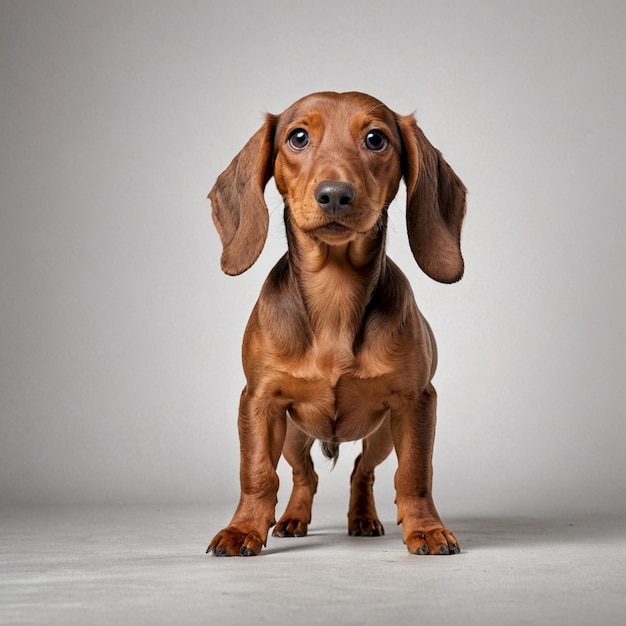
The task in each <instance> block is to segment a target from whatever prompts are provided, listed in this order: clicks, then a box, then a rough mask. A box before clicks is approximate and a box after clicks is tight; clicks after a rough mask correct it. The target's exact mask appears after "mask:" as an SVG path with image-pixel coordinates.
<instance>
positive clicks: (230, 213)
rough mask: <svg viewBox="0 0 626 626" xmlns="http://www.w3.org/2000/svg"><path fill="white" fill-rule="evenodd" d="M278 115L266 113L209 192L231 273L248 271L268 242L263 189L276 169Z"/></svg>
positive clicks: (223, 262) (225, 266) (224, 258)
mask: <svg viewBox="0 0 626 626" xmlns="http://www.w3.org/2000/svg"><path fill="white" fill-rule="evenodd" d="M277 119H278V118H276V117H275V116H273V115H267V116H266V118H265V124H263V126H261V128H260V129H259V130H258V131H257V132H256V133H255V134H254V135H253V136H252V138H251V139H250V140H249V141H248V143H247V144H246V145H245V146H244V147H243V149H242V150H241V152H240V153H239V154H238V155H237V156H236V157H235V158H234V159H233V160H232V162H231V164H230V165H229V166H228V167H227V168H226V169H225V170H224V171H223V172H222V173H221V174H220V175H219V176H218V178H217V181H216V182H215V185H213V189H211V192H210V193H209V198H210V199H211V205H212V207H213V223H214V224H215V228H217V232H218V233H219V235H220V239H221V240H222V246H223V251H222V258H221V265H222V270H224V272H225V273H226V274H230V275H231V276H236V275H237V274H241V273H242V272H245V271H246V270H247V269H248V268H249V267H250V266H251V265H252V264H253V263H254V262H255V261H256V260H257V259H258V258H259V255H260V254H261V250H263V246H264V245H265V240H266V238H267V229H268V226H269V213H268V210H267V205H266V204H265V198H264V196H263V191H264V189H265V185H267V181H268V180H269V179H270V178H271V177H272V174H273V169H274V158H273V145H274V128H275V127H276V121H277Z"/></svg>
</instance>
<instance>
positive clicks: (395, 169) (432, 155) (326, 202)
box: [209, 92, 465, 283]
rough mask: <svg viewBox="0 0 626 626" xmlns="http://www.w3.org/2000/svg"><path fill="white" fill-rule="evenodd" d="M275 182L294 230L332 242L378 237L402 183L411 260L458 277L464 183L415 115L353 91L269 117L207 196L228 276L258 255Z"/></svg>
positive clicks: (431, 272) (312, 99) (437, 274)
mask: <svg viewBox="0 0 626 626" xmlns="http://www.w3.org/2000/svg"><path fill="white" fill-rule="evenodd" d="M272 176H274V178H275V180H276V185H277V188H278V190H279V192H280V193H281V194H282V196H283V198H284V199H285V202H286V205H287V207H288V208H289V211H288V212H287V214H288V217H289V220H290V221H291V223H290V224H289V226H291V227H292V231H296V232H297V233H306V235H307V237H312V238H313V239H316V240H318V241H321V242H322V243H325V244H329V245H331V246H332V245H342V244H347V243H349V242H351V241H353V240H355V239H357V238H359V237H363V235H366V234H367V233H372V232H373V231H374V229H376V230H377V231H382V230H383V229H384V225H385V219H384V218H385V217H386V210H387V206H388V205H389V203H390V202H391V200H392V199H393V198H394V196H395V195H396V192H397V190H398V184H399V182H400V179H401V178H404V180H405V183H406V188H407V203H406V224H407V232H408V236H409V244H410V246H411V250H412V252H413V256H414V257H415V260H416V261H417V263H418V264H419V266H420V267H421V268H422V269H423V270H424V272H426V274H428V276H430V277H431V278H433V279H435V280H438V281H440V282H444V283H451V282H455V281H457V280H459V279H460V278H461V276H462V275H463V257H462V255H461V248H460V241H461V224H462V222H463V217H464V215H465V187H464V185H463V183H462V182H461V180H460V179H459V178H458V176H457V175H456V174H455V173H454V171H453V170H452V168H451V167H450V166H449V165H448V163H447V162H446V161H445V160H444V159H443V157H442V155H441V153H440V152H439V151H438V150H437V149H436V148H434V147H433V146H432V145H431V143H430V142H429V141H428V139H427V138H426V137H425V136H424V133H423V132H422V131H421V129H420V128H419V127H418V126H417V123H416V121H415V119H414V118H413V116H410V115H397V114H395V113H393V112H392V111H391V110H390V109H388V108H387V107H386V106H385V105H384V104H383V103H382V102H380V101H379V100H377V99H376V98H373V97H371V96H368V95H366V94H362V93H355V92H348V93H332V92H322V93H316V94H311V95H310V96H306V97H305V98H302V99H301V100H298V101H297V102H296V103H295V104H293V105H291V106H290V107H289V108H288V109H286V110H285V111H284V112H283V113H281V114H280V115H271V114H268V115H267V116H266V119H265V123H264V124H263V126H262V127H261V128H260V129H259V130H258V131H257V132H256V133H255V134H254V135H253V136H252V137H251V138H250V140H249V141H248V143H246V145H245V146H244V147H243V149H242V150H241V151H240V152H239V154H237V155H236V156H235V158H234V159H233V160H232V162H231V164H230V165H229V166H228V167H227V168H226V169H225V170H224V171H223V172H222V173H221V174H220V175H219V177H218V179H217V181H216V183H215V185H214V186H213V189H212V190H211V192H210V194H209V197H210V198H211V202H212V204H213V220H214V222H215V226H216V227H217V230H218V232H219V234H220V238H221V240H222V244H223V246H224V250H223V252H222V258H221V264H222V269H223V270H224V271H225V272H226V273H227V274H233V275H236V274H241V272H245V271H246V270H247V269H248V268H249V267H250V266H251V265H252V264H253V263H254V262H255V261H256V259H257V258H258V257H259V255H260V254H261V250H262V249H263V245H264V243H265V239H266V237H267V231H268V224H269V213H268V210H267V205H266V204H265V198H264V195H263V192H264V189H265V185H266V184H267V183H268V181H269V180H270V179H271V178H272ZM379 241H381V242H382V241H383V240H382V238H379Z"/></svg>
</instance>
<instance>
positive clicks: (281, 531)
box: [272, 518, 309, 537]
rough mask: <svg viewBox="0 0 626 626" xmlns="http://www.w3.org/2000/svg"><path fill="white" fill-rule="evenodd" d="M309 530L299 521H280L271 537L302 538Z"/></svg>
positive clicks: (304, 523)
mask: <svg viewBox="0 0 626 626" xmlns="http://www.w3.org/2000/svg"><path fill="white" fill-rule="evenodd" d="M308 529H309V525H308V524H307V523H306V522H303V521H302V520H299V519H290V518H287V519H281V520H279V521H278V523H277V524H276V526H274V530H272V536H273V537H304V536H305V535H306V534H307V532H308Z"/></svg>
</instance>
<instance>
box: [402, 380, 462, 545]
mask: <svg viewBox="0 0 626 626" xmlns="http://www.w3.org/2000/svg"><path fill="white" fill-rule="evenodd" d="M436 407H437V394H436V392H435V389H434V387H433V386H432V385H429V386H428V387H427V389H425V390H424V391H423V392H422V393H420V394H417V396H416V397H410V398H407V399H405V401H404V402H403V406H402V408H401V409H400V410H397V411H396V412H395V414H394V413H393V412H392V420H391V428H392V436H393V440H394V446H395V448H396V453H397V455H398V470H397V472H396V476H395V486H396V504H397V506H398V523H399V524H400V523H401V524H402V534H403V535H404V542H405V543H406V547H407V549H408V550H409V552H410V553H411V554H456V553H458V552H460V548H459V544H458V542H457V540H456V538H455V536H454V535H453V534H452V532H451V531H449V530H448V529H447V528H446V527H445V526H444V525H443V523H442V521H441V518H440V517H439V514H438V513H437V509H436V508H435V503H434V501H433V496H432V473H433V470H432V455H433V445H434V441H435V422H436V419H437V418H436V410H437V408H436Z"/></svg>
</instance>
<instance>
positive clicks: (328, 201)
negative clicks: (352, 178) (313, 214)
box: [315, 180, 356, 215]
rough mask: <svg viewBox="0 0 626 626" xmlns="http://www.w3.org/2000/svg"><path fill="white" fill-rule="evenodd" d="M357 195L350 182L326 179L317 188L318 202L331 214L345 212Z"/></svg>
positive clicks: (316, 196)
mask: <svg viewBox="0 0 626 626" xmlns="http://www.w3.org/2000/svg"><path fill="white" fill-rule="evenodd" d="M355 197H356V190H355V188H354V186H353V185H351V184H350V183H344V182H340V181H332V180H324V181H322V182H321V183H320V184H319V185H318V186H317V187H316V188H315V199H316V200H317V203H318V204H319V205H320V207H322V209H324V211H326V213H329V214H330V215H340V214H341V213H345V212H346V211H347V210H348V209H349V208H350V205H351V204H352V203H353V202H354V199H355Z"/></svg>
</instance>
